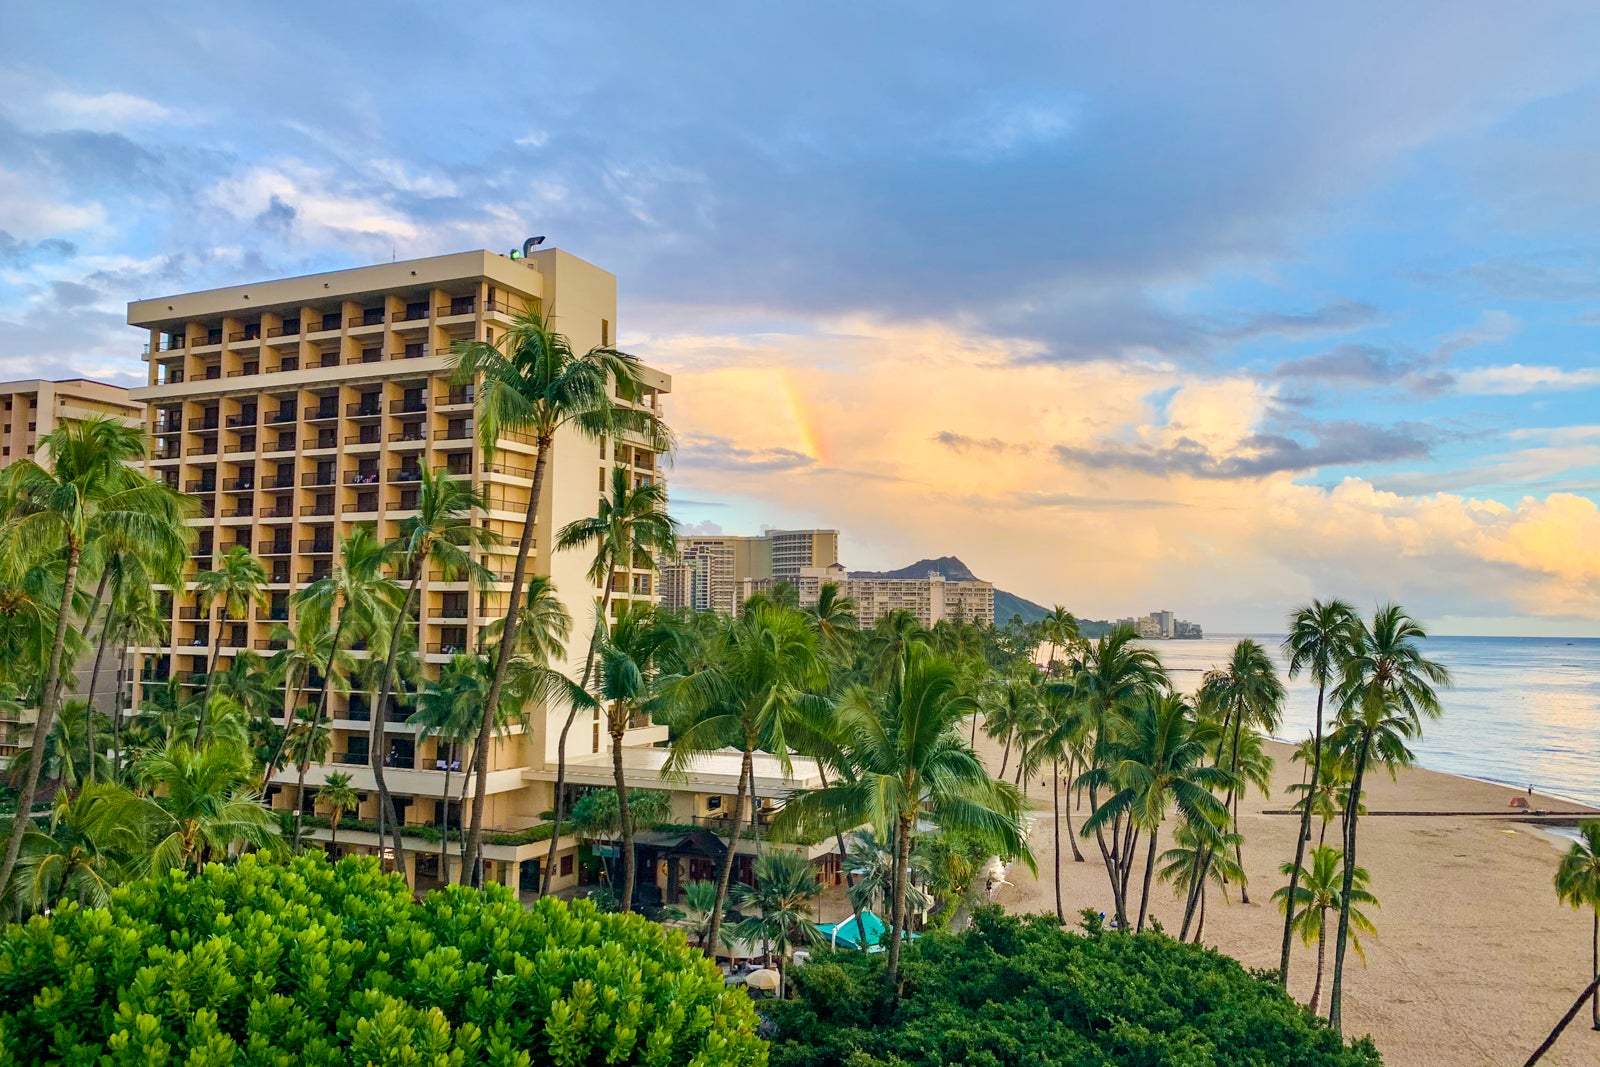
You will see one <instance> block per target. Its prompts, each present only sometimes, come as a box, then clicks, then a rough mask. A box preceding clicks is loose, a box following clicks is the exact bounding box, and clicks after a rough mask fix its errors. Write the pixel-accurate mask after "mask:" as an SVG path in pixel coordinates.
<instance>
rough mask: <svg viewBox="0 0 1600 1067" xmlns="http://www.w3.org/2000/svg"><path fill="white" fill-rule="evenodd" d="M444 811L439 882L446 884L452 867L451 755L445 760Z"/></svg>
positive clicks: (441, 803)
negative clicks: (447, 875)
mask: <svg viewBox="0 0 1600 1067" xmlns="http://www.w3.org/2000/svg"><path fill="white" fill-rule="evenodd" d="M439 806H440V808H441V809H442V810H443V813H442V814H441V815H440V816H439V884H440V885H444V884H445V883H446V882H447V881H449V879H447V878H446V877H445V875H446V874H447V873H448V872H449V869H450V757H449V755H446V756H445V760H444V797H443V800H442V801H441V802H440V805H439Z"/></svg>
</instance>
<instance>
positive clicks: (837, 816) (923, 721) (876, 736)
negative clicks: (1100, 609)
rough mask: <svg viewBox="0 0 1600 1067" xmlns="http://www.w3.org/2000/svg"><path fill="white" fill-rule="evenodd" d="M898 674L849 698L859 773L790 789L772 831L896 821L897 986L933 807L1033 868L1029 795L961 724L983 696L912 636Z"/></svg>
mask: <svg viewBox="0 0 1600 1067" xmlns="http://www.w3.org/2000/svg"><path fill="white" fill-rule="evenodd" d="M892 673H893V676H894V678H895V681H894V682H893V684H892V685H891V686H890V687H889V688H888V689H887V690H886V691H883V692H874V691H870V690H867V689H865V688H862V687H856V688H854V689H852V690H851V691H850V692H849V693H847V694H846V695H845V698H844V700H843V701H841V705H840V716H841V717H842V718H843V719H844V720H845V722H846V724H847V728H848V730H849V732H850V735H851V744H850V748H851V754H852V762H853V764H854V765H855V767H856V771H857V773H856V778H855V779H854V780H852V781H847V782H838V783H835V784H833V785H830V786H824V787H820V788H817V789H800V790H796V791H795V792H793V793H791V794H790V796H789V799H788V800H787V802H786V803H785V804H784V806H783V810H782V811H781V812H779V814H778V817H777V819H776V820H774V824H773V830H774V832H775V833H787V832H791V831H794V830H799V829H801V828H803V827H807V826H818V827H826V826H829V825H831V824H832V823H833V822H834V821H840V822H844V823H845V824H846V825H856V826H859V825H863V824H870V825H873V826H885V827H890V828H892V830H893V833H894V845H895V870H894V889H893V893H892V895H891V898H890V905H891V907H890V923H889V937H890V941H889V961H888V981H889V985H890V987H891V988H894V987H895V986H896V984H897V982H898V981H899V974H900V944H901V941H902V940H903V939H904V938H905V936H906V933H907V930H908V928H909V922H908V912H907V910H906V887H907V884H908V882H909V876H910V867H911V862H910V859H911V846H912V841H913V838H914V837H915V835H916V829H917V823H918V820H919V818H921V817H923V816H924V815H925V816H926V817H927V818H929V819H931V820H932V821H933V822H934V823H935V824H936V825H938V826H939V827H940V828H941V829H942V830H946V831H965V832H970V833H973V834H976V835H979V836H981V837H983V838H984V839H986V840H987V841H989V842H992V843H993V845H994V847H995V850H996V851H998V852H1000V853H1002V854H1003V855H1008V856H1020V857H1022V858H1023V859H1024V860H1025V861H1026V862H1027V863H1028V865H1029V867H1030V868H1031V867H1033V855H1032V853H1031V852H1029V850H1028V846H1027V842H1026V841H1025V840H1024V834H1023V829H1022V822H1021V819H1022V811H1023V806H1024V804H1023V800H1022V797H1021V794H1019V793H1018V792H1017V790H1016V789H1014V788H1012V787H1011V786H1009V785H1007V784H1006V783H1004V782H1000V781H996V780H995V779H993V778H991V777H989V773H988V772H987V771H986V770H984V768H983V764H982V762H981V761H980V760H979V759H978V757H977V755H976V754H975V753H974V752H973V751H972V749H971V748H970V747H969V746H968V745H967V744H966V742H965V740H964V739H963V738H962V737H961V725H962V723H963V722H964V721H965V719H966V716H967V715H969V714H971V713H972V711H973V710H974V709H975V708H976V703H975V701H974V700H973V699H972V698H971V697H970V696H968V695H966V694H964V693H962V692H961V691H960V688H959V686H958V684H957V675H956V670H955V667H954V666H953V664H951V662H950V661H949V660H948V659H946V658H945V657H942V656H938V655H936V654H934V653H932V652H931V651H930V650H928V649H927V648H925V647H923V646H920V645H917V644H911V645H909V646H907V648H906V649H905V663H904V664H903V665H902V666H901V667H899V668H898V669H896V670H894V671H893V672H892Z"/></svg>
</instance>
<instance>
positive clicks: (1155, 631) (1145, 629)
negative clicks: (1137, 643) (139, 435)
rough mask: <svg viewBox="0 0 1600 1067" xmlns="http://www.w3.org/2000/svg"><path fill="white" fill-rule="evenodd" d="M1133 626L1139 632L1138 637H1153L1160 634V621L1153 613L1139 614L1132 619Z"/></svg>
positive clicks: (1157, 636)
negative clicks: (1136, 617)
mask: <svg viewBox="0 0 1600 1067" xmlns="http://www.w3.org/2000/svg"><path fill="white" fill-rule="evenodd" d="M1133 627H1134V629H1135V630H1137V631H1138V632H1139V636H1140V637H1144V638H1149V639H1154V638H1159V637H1161V636H1162V633H1161V623H1160V621H1158V620H1157V619H1156V617H1155V616H1153V615H1141V616H1139V618H1138V619H1136V620H1135V621H1134V624H1133Z"/></svg>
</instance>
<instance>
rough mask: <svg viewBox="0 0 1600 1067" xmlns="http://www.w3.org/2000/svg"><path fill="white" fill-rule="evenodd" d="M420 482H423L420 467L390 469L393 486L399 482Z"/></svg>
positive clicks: (390, 481) (390, 480) (390, 479)
mask: <svg viewBox="0 0 1600 1067" xmlns="http://www.w3.org/2000/svg"><path fill="white" fill-rule="evenodd" d="M420 481H422V469H421V468H420V467H390V468H389V483H390V484H391V485H393V484H396V483H398V482H420Z"/></svg>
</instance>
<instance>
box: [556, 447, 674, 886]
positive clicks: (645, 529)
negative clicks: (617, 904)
mask: <svg viewBox="0 0 1600 1067" xmlns="http://www.w3.org/2000/svg"><path fill="white" fill-rule="evenodd" d="M632 477H633V476H632V475H631V474H629V473H628V469H627V468H626V467H613V468H612V469H611V492H610V494H609V495H608V496H603V497H601V498H600V503H599V507H598V508H596V510H595V514H594V515H593V516H591V517H590V518H586V519H578V520H577V521H575V522H569V523H568V524H567V525H565V526H563V527H562V528H561V531H560V533H558V534H557V535H556V549H557V550H558V551H568V550H571V549H576V548H592V549H593V550H594V560H593V562H592V563H591V564H590V566H589V581H591V582H592V583H594V584H595V585H598V586H599V587H600V606H599V609H598V612H597V614H596V617H595V622H594V630H593V631H592V632H591V633H590V636H589V652H588V655H586V656H585V657H584V661H583V679H582V681H580V682H579V683H578V684H579V685H580V686H581V687H582V688H583V689H584V690H586V691H587V690H588V688H589V683H590V680H591V679H592V678H593V673H594V661H595V654H596V652H597V651H598V650H599V648H600V646H601V644H602V643H603V642H604V641H605V639H606V638H605V633H606V620H607V618H608V617H609V615H610V609H611V594H612V592H613V591H614V590H615V587H616V572H617V571H618V570H619V569H621V570H630V569H633V568H640V569H643V570H647V571H653V570H654V569H655V565H656V563H655V561H656V559H657V557H658V556H661V555H671V553H672V552H673V550H674V548H675V547H676V545H677V537H678V535H677V528H678V524H677V523H676V522H675V521H674V520H673V519H672V518H671V517H669V516H668V515H667V512H666V507H667V487H666V483H665V482H654V481H652V482H648V483H645V484H643V485H638V486H635V485H633V484H632V483H631V479H632ZM619 622H620V620H619ZM577 715H578V705H577V704H576V703H574V704H572V705H571V706H570V707H569V708H568V709H567V718H566V721H564V722H563V723H562V724H561V735H560V738H559V740H557V742H556V785H555V805H554V806H555V820H556V822H557V823H558V824H559V823H560V822H561V808H562V804H563V802H564V800H565V799H566V798H565V792H566V784H567V734H568V733H570V732H571V730H572V723H573V720H574V719H575V718H577ZM613 719H615V716H613ZM623 728H624V724H621V723H617V722H615V721H613V723H612V730H611V738H612V749H613V753H612V758H613V760H614V762H615V763H616V774H617V788H618V789H619V790H621V789H622V788H623V786H622V753H621V751H620V749H621V744H622V731H623ZM618 795H619V796H620V797H621V802H622V808H623V823H624V831H625V833H626V835H627V838H628V840H629V841H631V840H632V838H633V831H632V830H631V829H628V828H627V826H626V823H627V807H628V803H627V798H626V797H625V796H622V794H620V793H619V794H618ZM556 847H557V835H555V834H552V835H551V836H550V851H549V853H548V855H547V856H546V857H545V879H546V882H545V885H544V886H542V887H541V889H542V891H544V892H548V891H549V878H550V877H551V874H550V872H551V868H553V867H554V866H555V860H556ZM623 867H624V879H625V881H626V885H625V887H624V893H623V896H624V901H623V904H622V910H623V911H627V910H628V909H629V906H630V903H631V899H632V890H633V857H632V856H631V855H629V856H626V857H624V860H623Z"/></svg>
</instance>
